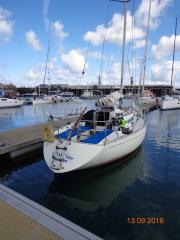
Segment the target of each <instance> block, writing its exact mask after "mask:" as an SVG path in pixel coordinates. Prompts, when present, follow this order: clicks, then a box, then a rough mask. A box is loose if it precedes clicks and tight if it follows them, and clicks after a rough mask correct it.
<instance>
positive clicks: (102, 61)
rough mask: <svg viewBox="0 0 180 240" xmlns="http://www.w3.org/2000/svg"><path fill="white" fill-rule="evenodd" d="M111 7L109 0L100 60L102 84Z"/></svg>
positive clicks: (99, 78) (100, 81)
mask: <svg viewBox="0 0 180 240" xmlns="http://www.w3.org/2000/svg"><path fill="white" fill-rule="evenodd" d="M109 9H110V4H109V1H108V5H107V11H106V15H105V28H104V38H103V44H102V51H101V61H100V68H99V76H98V80H99V84H100V85H101V83H102V78H103V76H102V75H103V68H104V50H105V42H106V33H107V26H108V16H109Z"/></svg>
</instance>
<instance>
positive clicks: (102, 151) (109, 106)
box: [43, 1, 146, 174]
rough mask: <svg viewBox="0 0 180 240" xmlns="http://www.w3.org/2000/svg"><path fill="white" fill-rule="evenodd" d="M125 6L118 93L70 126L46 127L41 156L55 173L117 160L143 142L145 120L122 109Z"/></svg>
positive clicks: (102, 99) (99, 103)
mask: <svg viewBox="0 0 180 240" xmlns="http://www.w3.org/2000/svg"><path fill="white" fill-rule="evenodd" d="M124 4H125V14H124V34H123V49H122V64H121V91H116V92H114V93H112V94H110V95H109V96H106V97H103V98H101V99H99V100H98V101H97V103H96V106H97V109H96V110H90V111H88V112H86V113H85V111H86V108H85V109H84V110H83V111H82V113H81V114H80V116H79V118H78V120H77V121H76V122H75V123H73V124H70V125H66V126H65V127H63V128H60V129H58V130H57V131H55V132H54V131H53V129H52V126H46V127H45V132H44V137H43V138H44V149H43V153H44V158H45V161H46V163H47V165H48V167H49V168H50V170H52V171H53V172H54V173H59V174H62V173H67V172H71V171H77V170H83V169H86V168H92V167H98V166H101V165H104V164H107V163H109V162H112V161H115V160H120V159H121V158H123V157H125V156H126V155H128V154H130V153H132V152H133V151H135V150H136V149H137V148H138V147H139V146H140V145H141V143H142V142H143V140H144V137H145V133H146V122H145V120H144V118H143V117H142V116H141V114H140V113H139V112H137V111H135V110H133V109H128V110H123V109H122V108H121V99H122V97H123V96H122V94H121V92H122V88H123V75H124V48H125V40H126V18H127V1H125V3H124ZM51 119H52V117H51Z"/></svg>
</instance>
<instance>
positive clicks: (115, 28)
mask: <svg viewBox="0 0 180 240" xmlns="http://www.w3.org/2000/svg"><path fill="white" fill-rule="evenodd" d="M123 19H124V17H123V15H121V14H117V13H115V14H114V15H113V17H112V20H111V21H110V22H109V23H108V27H107V29H106V41H107V42H110V43H115V44H118V45H122V42H123ZM131 24H132V16H131V14H130V12H129V11H128V12H127V31H126V41H127V42H128V41H131V39H132V26H131ZM104 35H105V26H104V25H99V26H97V28H96V31H95V32H92V31H88V32H87V33H86V34H85V35H84V39H85V40H86V41H90V42H91V43H92V44H94V45H99V44H101V43H102V42H103V41H104ZM133 35H134V39H141V38H143V37H144V36H145V32H144V31H143V30H142V29H141V28H139V27H137V26H135V27H134V33H133Z"/></svg>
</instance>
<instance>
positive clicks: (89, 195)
mask: <svg viewBox="0 0 180 240" xmlns="http://www.w3.org/2000/svg"><path fill="white" fill-rule="evenodd" d="M44 111H45V109H44ZM37 114H38V111H37ZM57 115H58V112H57ZM146 118H147V123H148V128H147V134H146V138H145V141H144V143H143V146H142V148H141V149H139V151H138V152H137V153H135V154H134V155H133V156H130V157H129V160H128V161H126V162H125V164H123V165H120V166H119V164H118V165H108V166H107V167H106V168H100V169H98V170H97V171H95V172H94V173H93V174H91V175H89V174H88V176H87V177H85V178H81V176H80V177H79V176H78V177H76V178H75V179H74V182H72V181H73V178H72V179H71V181H69V182H68V183H65V182H62V179H55V177H54V174H53V173H52V172H51V171H50V170H49V169H48V167H47V165H46V164H45V162H44V160H40V161H38V162H32V163H31V164H28V165H26V166H19V167H17V168H13V169H11V170H9V171H8V172H7V171H6V172H4V173H0V182H1V183H3V184H4V185H7V186H9V187H10V188H12V189H14V190H15V191H17V192H19V193H21V194H23V195H25V196H27V197H29V198H30V199H32V200H34V201H36V202H39V203H40V204H42V205H45V206H46V207H48V208H50V209H52V210H53V211H55V212H57V213H60V215H62V216H64V217H66V218H67V219H69V220H71V221H73V222H75V223H76V224H79V225H81V226H83V227H84V228H86V229H88V230H90V231H92V232H93V233H95V234H97V235H99V236H101V237H102V238H103V239H115V240H117V239H126V240H132V239H134V240H136V239H137V240H141V239H142V240H144V239H147V240H148V239H157V240H161V239H162V240H169V239H173V240H176V239H177V240H179V239H180V207H179V202H180V146H179V144H180V128H179V126H180V110H179V111H166V112H160V111H158V110H157V111H154V112H151V113H149V114H147V115H146ZM40 159H42V158H40ZM128 217H163V218H164V219H165V222H166V223H165V224H164V225H157V224H156V225H152V224H144V225H139V224H133V225H130V224H128V223H127V218H128Z"/></svg>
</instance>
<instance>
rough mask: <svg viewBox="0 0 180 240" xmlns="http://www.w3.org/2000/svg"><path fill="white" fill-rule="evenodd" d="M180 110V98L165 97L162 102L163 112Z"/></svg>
mask: <svg viewBox="0 0 180 240" xmlns="http://www.w3.org/2000/svg"><path fill="white" fill-rule="evenodd" d="M172 109H180V97H170V96H164V97H163V99H162V102H161V110H172Z"/></svg>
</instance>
